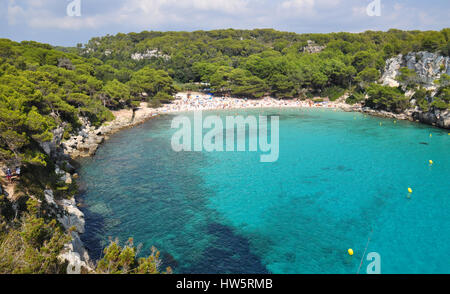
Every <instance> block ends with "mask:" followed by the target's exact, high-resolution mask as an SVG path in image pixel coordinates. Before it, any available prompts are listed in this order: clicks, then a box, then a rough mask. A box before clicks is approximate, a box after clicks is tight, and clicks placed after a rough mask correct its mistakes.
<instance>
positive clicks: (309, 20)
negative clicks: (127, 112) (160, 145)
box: [0, 0, 450, 46]
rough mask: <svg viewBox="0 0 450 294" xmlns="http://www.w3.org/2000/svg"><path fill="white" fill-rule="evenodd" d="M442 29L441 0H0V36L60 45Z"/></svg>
mask: <svg viewBox="0 0 450 294" xmlns="http://www.w3.org/2000/svg"><path fill="white" fill-rule="evenodd" d="M68 8H71V9H69V11H68ZM78 8H79V9H78ZM368 8H369V9H368ZM446 27H450V1H449V0H0V38H8V39H12V40H15V41H23V40H34V41H38V42H43V43H49V44H52V45H60V46H75V45H76V44H77V43H86V42H87V41H88V40H89V39H91V38H92V37H98V36H104V35H106V34H111V35H115V34H117V33H119V32H120V33H129V32H141V31H144V30H147V31H151V30H153V31H195V30H211V29H227V28H234V29H254V28H274V29H277V30H281V31H289V32H296V33H330V32H343V31H345V32H362V31H366V30H383V31H386V30H388V29H390V28H397V29H402V30H441V29H443V28H446Z"/></svg>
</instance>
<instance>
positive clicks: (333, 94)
mask: <svg viewBox="0 0 450 294" xmlns="http://www.w3.org/2000/svg"><path fill="white" fill-rule="evenodd" d="M344 94H345V89H342V88H340V87H338V86H333V87H329V88H325V89H324V90H323V91H322V97H328V98H329V99H330V100H331V101H335V100H337V99H339V98H340V97H342V96H343V95H344Z"/></svg>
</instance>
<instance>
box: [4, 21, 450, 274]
mask: <svg viewBox="0 0 450 294" xmlns="http://www.w3.org/2000/svg"><path fill="white" fill-rule="evenodd" d="M417 51H429V52H438V53H440V54H443V55H445V56H449V54H450V29H443V30H442V31H440V32H437V31H428V32H421V31H408V32H406V31H400V30H390V31H388V32H373V31H368V32H364V33H358V34H351V33H332V34H295V33H286V32H278V31H275V30H270V29H264V30H252V31H247V30H232V29H230V30H218V31H208V32H206V31H197V32H165V33H164V32H148V31H144V32H142V33H129V34H118V35H116V36H106V37H99V38H93V39H92V40H90V41H89V42H88V44H85V45H82V44H79V45H78V46H76V47H73V48H62V47H53V46H51V45H47V44H40V43H36V42H32V41H26V42H21V43H17V42H13V41H10V40H7V39H0V163H1V166H2V167H6V166H12V167H14V166H21V167H22V169H23V175H22V176H21V178H20V179H19V182H18V184H17V186H16V189H17V191H15V194H16V203H12V202H11V201H10V200H9V199H8V198H7V197H5V196H4V195H1V194H2V193H0V272H2V273H3V272H17V273H57V272H63V271H64V265H63V264H60V263H59V262H58V260H57V256H58V254H59V253H60V251H61V250H62V249H63V245H64V244H65V243H66V242H67V240H68V238H69V237H68V234H67V232H64V231H63V230H62V228H61V226H60V225H59V224H58V223H57V222H56V221H55V220H54V218H55V216H53V215H51V214H49V207H47V205H46V204H45V200H44V192H43V191H44V190H45V189H46V188H51V189H52V190H54V191H55V197H57V198H64V197H69V196H73V195H74V194H75V193H76V191H77V186H76V183H75V182H74V183H72V184H66V183H63V182H61V181H60V180H58V177H57V175H56V174H55V172H54V171H55V162H54V161H53V159H52V158H50V157H49V155H47V154H46V153H45V152H44V150H43V149H42V147H41V145H42V143H43V142H47V141H51V140H52V139H53V131H54V130H55V129H56V128H62V129H63V131H64V138H66V139H67V138H69V137H70V136H71V135H73V134H75V133H76V132H77V129H78V128H79V127H80V125H81V120H80V118H87V119H88V120H89V121H90V122H91V123H92V125H93V126H100V125H101V124H103V123H104V122H106V121H109V120H111V119H113V115H112V113H111V110H116V109H121V108H133V107H136V106H137V105H138V104H139V103H140V102H142V101H146V102H149V104H150V106H158V105H160V104H161V103H167V102H169V101H170V100H172V99H173V94H174V93H175V92H176V91H177V90H180V89H198V88H199V87H203V88H207V90H208V91H211V92H213V93H218V94H231V95H234V96H238V97H246V98H259V97H262V96H263V95H272V96H274V97H278V98H280V99H282V98H292V97H295V98H301V99H305V98H308V97H313V96H316V95H319V96H327V97H329V98H330V99H331V100H334V99H337V98H339V97H341V96H342V95H343V94H344V93H348V94H349V95H350V97H349V98H348V100H347V102H348V103H356V102H360V101H363V100H365V97H366V95H367V96H368V97H369V98H368V99H367V101H365V103H366V105H367V106H370V107H373V108H377V109H385V110H390V111H397V112H398V111H401V110H404V109H405V108H407V107H408V106H409V99H408V98H406V97H405V95H404V91H405V90H406V89H405V88H404V87H403V88H402V87H399V88H390V87H385V86H381V85H378V84H376V83H375V82H376V81H377V80H379V78H380V77H381V75H382V72H383V70H384V66H385V61H386V59H388V58H390V57H393V56H395V55H397V54H399V53H403V54H405V53H408V52H417ZM414 75H415V73H414V72H411V71H408V69H402V74H401V75H400V77H399V80H400V81H401V82H403V84H404V85H405V87H407V88H408V89H415V94H414V98H415V99H416V100H417V103H418V105H419V106H420V108H422V109H423V110H425V111H428V110H429V109H430V108H432V107H434V108H439V109H446V108H448V107H449V103H450V88H449V87H450V86H449V85H450V79H449V77H448V76H447V75H442V78H441V80H440V81H437V83H438V86H439V88H438V91H437V94H436V98H435V99H434V101H433V102H430V101H429V100H428V99H427V97H429V95H430V93H429V92H427V91H426V90H424V89H423V88H421V87H420V85H419V84H418V83H417V81H416V79H415V76H414ZM0 184H1V186H3V187H4V186H5V185H6V182H5V181H4V179H1V180H0ZM3 194H4V193H3ZM13 205H15V206H16V209H13ZM133 248H134V247H133V246H130V245H128V246H125V247H123V248H122V247H120V246H119V245H118V244H117V243H115V242H113V243H112V244H111V246H110V247H109V248H107V249H106V250H105V258H106V260H103V261H101V262H99V265H98V266H99V268H98V271H99V272H108V273H109V272H120V271H121V270H122V269H123V271H126V272H156V269H155V267H154V262H155V260H156V259H157V257H158V256H157V254H156V253H153V254H152V256H150V257H149V258H148V259H140V260H138V259H137V258H136V257H135V249H133ZM124 260H125V264H124V263H123V262H124ZM119 261H120V262H119Z"/></svg>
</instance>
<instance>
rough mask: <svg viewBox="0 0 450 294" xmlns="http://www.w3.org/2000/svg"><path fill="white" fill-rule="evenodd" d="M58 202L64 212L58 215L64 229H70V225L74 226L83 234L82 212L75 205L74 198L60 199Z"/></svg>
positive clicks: (83, 221)
mask: <svg viewBox="0 0 450 294" xmlns="http://www.w3.org/2000/svg"><path fill="white" fill-rule="evenodd" d="M59 204H60V206H61V207H62V208H63V209H64V211H65V214H64V215H62V216H59V217H58V221H59V222H60V223H61V224H62V225H63V227H64V228H65V229H66V230H68V229H70V228H71V227H75V228H76V230H77V232H78V233H80V234H84V232H85V229H84V225H85V220H84V214H83V213H82V212H81V210H79V209H78V207H77V206H76V203H75V199H73V198H72V199H71V200H67V199H64V200H61V201H60V202H59Z"/></svg>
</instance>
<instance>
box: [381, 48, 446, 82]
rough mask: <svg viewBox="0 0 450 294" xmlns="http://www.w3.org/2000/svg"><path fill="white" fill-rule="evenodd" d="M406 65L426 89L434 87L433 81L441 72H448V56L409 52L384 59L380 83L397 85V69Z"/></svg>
mask: <svg viewBox="0 0 450 294" xmlns="http://www.w3.org/2000/svg"><path fill="white" fill-rule="evenodd" d="M402 67H407V68H409V69H412V70H414V71H415V72H416V74H417V77H418V79H419V82H420V83H421V84H422V85H423V86H424V87H425V88H427V89H428V90H434V89H436V86H435V85H434V81H435V80H438V79H439V78H440V77H441V75H442V74H444V73H446V74H450V58H449V57H444V56H442V55H439V54H436V53H430V52H425V51H421V52H410V53H408V54H407V55H405V56H403V55H401V54H400V55H398V56H396V57H393V58H390V59H388V60H387V61H386V66H385V70H384V74H383V76H382V78H381V83H382V84H383V85H387V86H390V87H398V86H399V85H400V84H399V82H397V81H396V77H397V76H398V75H399V70H400V68H402Z"/></svg>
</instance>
